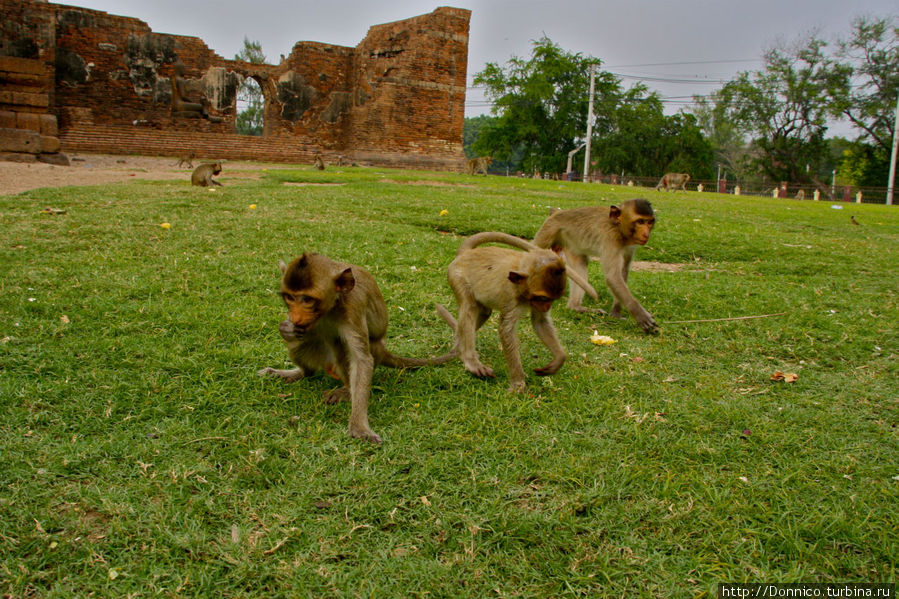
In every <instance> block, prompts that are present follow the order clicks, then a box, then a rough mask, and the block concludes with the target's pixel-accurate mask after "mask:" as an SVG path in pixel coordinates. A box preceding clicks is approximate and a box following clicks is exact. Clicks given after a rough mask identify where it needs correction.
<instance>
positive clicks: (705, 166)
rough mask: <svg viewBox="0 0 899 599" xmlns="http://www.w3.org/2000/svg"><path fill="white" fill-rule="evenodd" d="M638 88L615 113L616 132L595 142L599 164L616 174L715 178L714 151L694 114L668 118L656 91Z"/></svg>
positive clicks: (594, 152) (597, 163)
mask: <svg viewBox="0 0 899 599" xmlns="http://www.w3.org/2000/svg"><path fill="white" fill-rule="evenodd" d="M644 93H645V89H644V88H642V87H640V88H632V89H631V90H629V91H628V93H627V94H625V97H624V98H623V102H622V103H621V105H620V106H618V107H617V108H615V109H614V110H613V112H612V119H611V120H612V123H613V127H612V131H610V132H608V133H606V134H605V135H602V136H600V137H599V138H598V139H596V140H595V141H594V143H593V148H594V150H593V154H592V155H594V156H596V165H597V167H598V168H599V169H600V170H602V171H604V172H610V173H619V172H623V173H625V174H629V175H635V176H640V175H642V176H661V175H662V174H664V173H665V172H685V173H690V176H691V177H693V178H695V179H707V178H711V176H712V168H713V166H712V164H713V161H714V152H713V149H712V146H711V144H710V143H709V141H708V140H707V139H706V138H705V136H704V135H703V133H702V130H701V129H700V127H699V124H698V122H697V119H696V117H695V116H693V115H691V114H676V115H672V116H666V115H665V114H664V110H663V106H662V101H661V100H660V99H659V97H658V95H656V94H649V95H648V96H646V97H643V94H644Z"/></svg>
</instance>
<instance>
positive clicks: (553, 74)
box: [472, 37, 712, 177]
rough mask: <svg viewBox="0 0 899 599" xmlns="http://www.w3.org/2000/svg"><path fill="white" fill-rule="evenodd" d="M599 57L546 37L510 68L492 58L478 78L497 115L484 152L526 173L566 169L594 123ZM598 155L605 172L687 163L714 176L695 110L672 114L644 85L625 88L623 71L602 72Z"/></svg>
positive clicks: (479, 143) (652, 170)
mask: <svg viewBox="0 0 899 599" xmlns="http://www.w3.org/2000/svg"><path fill="white" fill-rule="evenodd" d="M599 65H600V61H599V60H598V59H596V58H593V57H584V56H582V55H580V54H572V53H570V52H566V51H564V50H562V49H561V48H560V47H559V46H557V45H556V44H554V43H553V42H552V41H551V40H549V39H548V38H546V37H543V38H541V39H539V40H537V41H536V42H534V48H533V51H532V53H531V58H530V59H528V60H525V59H521V58H516V57H513V58H512V59H511V60H509V62H508V63H507V65H506V67H501V66H499V65H497V64H495V63H488V64H487V66H486V67H485V69H484V70H483V71H481V72H480V73H478V74H476V75H475V78H474V82H475V85H484V86H485V87H486V95H487V96H488V97H489V98H490V99H491V100H492V101H493V113H494V114H495V115H497V116H496V117H495V118H494V119H493V120H492V121H490V122H489V123H487V124H485V125H484V126H483V127H482V128H481V134H480V135H479V137H478V138H477V139H476V140H475V141H474V142H473V144H472V148H473V149H474V151H475V153H477V154H492V155H493V156H494V158H499V159H501V160H510V161H515V160H516V158H515V157H516V156H520V158H519V159H518V160H517V162H518V164H519V165H520V166H519V168H520V169H521V170H523V171H525V172H528V173H530V172H533V171H537V172H544V171H549V172H553V173H558V172H561V171H562V170H563V169H564V168H565V166H566V164H567V161H568V153H569V152H570V151H571V150H573V149H574V148H577V147H578V146H579V145H581V144H582V143H583V141H584V137H585V134H586V128H587V111H588V103H589V102H588V101H589V93H590V91H589V90H590V69H591V67H592V68H596V67H598V66H599ZM594 85H595V92H594V122H593V135H594V139H593V143H592V145H591V156H593V157H595V161H594V162H595V165H596V167H597V168H598V169H600V170H602V171H605V172H614V173H617V172H621V171H624V172H626V173H628V174H630V175H653V176H655V175H659V174H661V173H664V172H665V171H666V170H670V169H674V168H679V169H683V170H686V171H688V172H691V173H692V174H693V176H694V177H702V176H708V172H709V169H710V168H711V162H712V148H711V146H710V145H709V144H708V142H707V141H706V140H705V138H704V136H703V134H702V131H701V130H700V128H699V127H698V125H697V123H696V119H695V118H694V117H693V116H692V115H683V114H680V115H675V116H672V117H667V116H665V115H664V112H663V107H662V102H661V100H660V99H659V97H658V96H657V95H656V94H651V93H649V92H648V89H647V88H646V86H644V85H642V84H640V85H635V86H633V87H631V88H630V89H628V90H624V89H623V88H622V86H621V82H620V81H619V79H618V78H617V77H615V75H613V74H612V73H609V72H607V71H602V70H599V69H596V74H595V84H594Z"/></svg>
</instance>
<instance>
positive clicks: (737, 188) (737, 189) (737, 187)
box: [734, 185, 740, 196]
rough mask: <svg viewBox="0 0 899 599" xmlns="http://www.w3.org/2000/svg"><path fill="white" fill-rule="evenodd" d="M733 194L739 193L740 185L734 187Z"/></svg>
mask: <svg viewBox="0 0 899 599" xmlns="http://www.w3.org/2000/svg"><path fill="white" fill-rule="evenodd" d="M734 195H735V196H738V195H740V186H739V185H737V186H736V187H734Z"/></svg>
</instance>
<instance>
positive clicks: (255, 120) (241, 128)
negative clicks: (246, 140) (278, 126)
mask: <svg viewBox="0 0 899 599" xmlns="http://www.w3.org/2000/svg"><path fill="white" fill-rule="evenodd" d="M235 127H236V128H237V132H238V133H239V134H240V135H260V136H261V135H262V132H263V131H264V130H265V96H264V95H263V94H262V86H261V85H259V82H258V81H257V80H256V78H255V77H247V78H246V79H244V82H243V83H241V84H240V88H239V89H238V90H237V120H236V122H235Z"/></svg>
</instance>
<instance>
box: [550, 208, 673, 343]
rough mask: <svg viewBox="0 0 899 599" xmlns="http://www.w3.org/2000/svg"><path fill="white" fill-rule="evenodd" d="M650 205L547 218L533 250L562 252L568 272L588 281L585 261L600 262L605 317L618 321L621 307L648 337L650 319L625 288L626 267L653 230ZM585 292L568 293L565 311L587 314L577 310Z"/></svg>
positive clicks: (652, 326)
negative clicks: (608, 295)
mask: <svg viewBox="0 0 899 599" xmlns="http://www.w3.org/2000/svg"><path fill="white" fill-rule="evenodd" d="M655 222H656V219H655V214H654V213H653V210H652V205H651V204H650V203H649V202H648V201H647V200H644V199H635V200H627V201H626V202H623V203H622V204H621V207H618V206H610V207H608V208H606V207H600V206H595V207H594V206H585V207H582V208H574V209H571V210H558V211H554V212H551V213H550V215H549V218H547V219H546V221H545V222H544V223H543V226H542V227H540V230H539V231H537V235H536V237H534V244H535V245H537V246H539V247H543V248H550V249H552V250H553V251H556V252H561V253H562V255H563V256H565V260H566V261H567V262H568V264H569V269H570V271H574V272H577V273H578V274H580V275H581V276H582V277H583V278H584V279H586V278H587V264H588V260H589V258H590V256H596V257H598V258H599V261H600V263H601V264H602V270H603V273H604V274H605V278H606V285H608V287H609V290H610V291H611V292H612V295H613V296H614V302H613V303H612V309H611V311H610V312H609V316H612V317H615V318H622V316H621V308H622V306H623V307H625V308H627V310H628V312H630V313H631V315H632V316H633V317H634V318H635V319H636V320H637V323H639V325H640V326H641V327H642V328H643V330H644V331H646V332H647V333H649V332H653V331H655V330H656V329H657V328H658V325H657V324H656V322H655V320H653V318H652V315H651V314H650V313H649V312H647V311H646V310H645V309H644V308H643V306H641V305H640V302H638V301H637V300H636V299H635V298H634V296H633V295H631V292H630V289H628V287H627V276H628V273H630V269H631V261H632V260H633V258H634V252H636V251H637V246H639V245H646V242H648V241H649V235H650V233H651V232H652V228H653V226H655ZM583 299H584V292H583V291H582V290H581V289H579V288H578V287H572V288H571V291H570V293H569V296H568V307H569V308H572V309H573V310H577V311H578V312H586V311H588V310H587V308H584V307H583V306H582V305H581V302H582V300H583Z"/></svg>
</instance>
